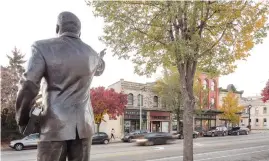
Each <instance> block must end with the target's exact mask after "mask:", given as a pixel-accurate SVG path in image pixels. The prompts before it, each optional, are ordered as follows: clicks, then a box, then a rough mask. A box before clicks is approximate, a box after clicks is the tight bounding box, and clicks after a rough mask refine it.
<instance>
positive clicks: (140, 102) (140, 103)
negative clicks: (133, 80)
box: [139, 87, 146, 131]
mask: <svg viewBox="0 0 269 161" xmlns="http://www.w3.org/2000/svg"><path fill="white" fill-rule="evenodd" d="M145 89H146V88H145V87H143V88H141V89H140V100H139V105H140V106H139V110H140V119H139V121H140V128H139V129H140V131H141V130H142V91H143V90H145Z"/></svg>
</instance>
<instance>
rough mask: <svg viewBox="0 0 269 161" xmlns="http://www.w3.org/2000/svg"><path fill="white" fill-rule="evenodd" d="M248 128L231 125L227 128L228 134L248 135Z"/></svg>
mask: <svg viewBox="0 0 269 161" xmlns="http://www.w3.org/2000/svg"><path fill="white" fill-rule="evenodd" d="M249 131H250V130H249V128H246V127H232V128H231V129H229V131H228V134H229V135H248V134H249Z"/></svg>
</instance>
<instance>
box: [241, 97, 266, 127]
mask: <svg viewBox="0 0 269 161" xmlns="http://www.w3.org/2000/svg"><path fill="white" fill-rule="evenodd" d="M241 102H242V104H243V105H244V107H245V108H244V111H243V113H242V116H241V120H240V126H248V125H249V124H250V126H251V129H257V130H269V125H268V121H269V102H266V103H264V102H263V101H262V99H261V97H260V96H255V97H248V98H244V99H242V101H241ZM249 112H250V113H249ZM249 118H250V120H249Z"/></svg>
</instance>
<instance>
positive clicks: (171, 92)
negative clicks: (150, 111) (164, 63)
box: [153, 67, 182, 132]
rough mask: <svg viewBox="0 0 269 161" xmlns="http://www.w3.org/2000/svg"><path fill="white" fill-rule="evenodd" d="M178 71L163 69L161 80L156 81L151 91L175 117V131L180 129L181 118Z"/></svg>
mask: <svg viewBox="0 0 269 161" xmlns="http://www.w3.org/2000/svg"><path fill="white" fill-rule="evenodd" d="M178 75H179V74H178V71H177V69H176V68H174V67H170V68H168V69H164V72H163V78H160V79H158V80H157V81H156V84H155V86H154V87H153V91H154V92H155V93H157V95H158V96H160V98H161V102H162V103H163V104H164V107H165V108H167V109H169V110H171V111H172V112H173V113H174V114H175V115H176V120H177V131H178V132H179V131H180V130H181V129H180V120H181V117H182V109H181V107H182V101H181V100H182V97H181V92H180V88H179V81H178Z"/></svg>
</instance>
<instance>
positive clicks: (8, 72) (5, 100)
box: [1, 47, 25, 138]
mask: <svg viewBox="0 0 269 161" xmlns="http://www.w3.org/2000/svg"><path fill="white" fill-rule="evenodd" d="M7 57H8V59H9V64H8V66H7V67H3V66H1V106H2V108H1V123H2V131H1V134H2V138H4V137H10V136H9V135H10V134H9V133H8V131H13V133H14V131H15V130H16V129H17V124H16V120H15V103H16V97H17V92H18V86H17V84H18V82H19V79H20V77H21V76H22V73H23V72H24V67H23V63H25V61H24V60H23V59H24V55H23V54H22V53H21V52H20V51H19V50H18V49H17V48H16V47H15V48H14V50H13V51H12V54H11V55H7Z"/></svg>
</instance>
